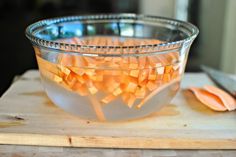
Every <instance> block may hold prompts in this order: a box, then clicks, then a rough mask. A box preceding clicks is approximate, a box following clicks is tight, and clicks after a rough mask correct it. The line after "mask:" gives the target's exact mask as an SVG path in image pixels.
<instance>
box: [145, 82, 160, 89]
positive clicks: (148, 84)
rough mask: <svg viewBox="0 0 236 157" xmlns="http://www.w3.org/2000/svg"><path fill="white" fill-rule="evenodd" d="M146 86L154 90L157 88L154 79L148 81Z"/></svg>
mask: <svg viewBox="0 0 236 157" xmlns="http://www.w3.org/2000/svg"><path fill="white" fill-rule="evenodd" d="M146 86H147V88H148V89H149V90H150V91H153V90H155V89H156V88H157V84H156V83H155V82H154V81H148V83H147V85H146Z"/></svg>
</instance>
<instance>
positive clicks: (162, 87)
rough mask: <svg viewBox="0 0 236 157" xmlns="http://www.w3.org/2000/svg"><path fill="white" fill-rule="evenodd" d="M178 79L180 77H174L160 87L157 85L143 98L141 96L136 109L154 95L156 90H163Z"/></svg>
mask: <svg viewBox="0 0 236 157" xmlns="http://www.w3.org/2000/svg"><path fill="white" fill-rule="evenodd" d="M178 81H180V77H178V78H176V79H174V80H173V81H171V82H169V83H166V84H164V85H162V86H160V87H158V88H157V89H156V90H154V91H153V92H151V93H150V94H149V95H147V96H146V97H145V98H143V99H142V100H141V102H140V103H139V104H138V105H137V106H136V107H137V108H138V109H140V108H141V107H142V106H143V105H144V104H145V103H146V102H147V101H148V100H149V99H151V98H152V97H153V96H155V95H156V94H157V93H158V92H160V91H161V90H163V89H164V88H166V87H168V86H170V85H172V84H174V83H176V82H178Z"/></svg>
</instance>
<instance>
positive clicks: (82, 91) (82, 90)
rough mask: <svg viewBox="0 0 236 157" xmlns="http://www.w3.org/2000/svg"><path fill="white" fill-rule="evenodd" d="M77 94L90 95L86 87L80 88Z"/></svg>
mask: <svg viewBox="0 0 236 157" xmlns="http://www.w3.org/2000/svg"><path fill="white" fill-rule="evenodd" d="M76 92H77V93H79V95H81V96H87V95H88V90H87V87H86V86H85V85H81V86H80V87H79V88H77V89H76Z"/></svg>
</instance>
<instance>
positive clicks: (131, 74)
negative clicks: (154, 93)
mask: <svg viewBox="0 0 236 157" xmlns="http://www.w3.org/2000/svg"><path fill="white" fill-rule="evenodd" d="M129 75H130V76H133V77H138V75H139V70H130V73H129Z"/></svg>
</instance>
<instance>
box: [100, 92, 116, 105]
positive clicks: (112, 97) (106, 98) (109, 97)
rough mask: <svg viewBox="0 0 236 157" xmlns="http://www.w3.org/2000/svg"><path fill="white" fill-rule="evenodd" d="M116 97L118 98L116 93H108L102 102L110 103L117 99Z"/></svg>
mask: <svg viewBox="0 0 236 157" xmlns="http://www.w3.org/2000/svg"><path fill="white" fill-rule="evenodd" d="M116 98H117V97H116V96H114V95H112V94H109V95H107V96H106V97H105V98H103V99H102V100H101V102H102V103H104V104H108V103H110V102H111V101H113V100H115V99H116Z"/></svg>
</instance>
